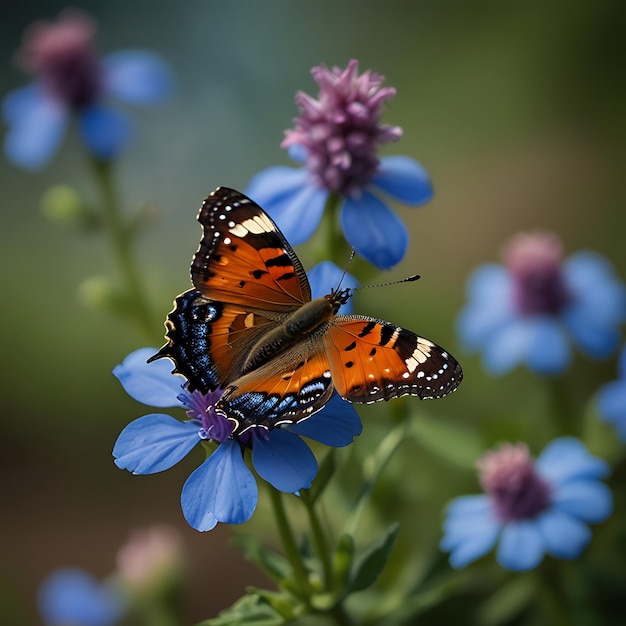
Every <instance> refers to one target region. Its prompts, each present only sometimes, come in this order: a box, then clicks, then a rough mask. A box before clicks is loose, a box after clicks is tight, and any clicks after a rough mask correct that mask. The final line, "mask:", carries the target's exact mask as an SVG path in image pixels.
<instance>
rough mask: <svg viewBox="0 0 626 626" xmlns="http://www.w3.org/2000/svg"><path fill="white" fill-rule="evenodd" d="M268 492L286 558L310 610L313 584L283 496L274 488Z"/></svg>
mask: <svg viewBox="0 0 626 626" xmlns="http://www.w3.org/2000/svg"><path fill="white" fill-rule="evenodd" d="M268 491H269V494H270V501H271V503H272V509H273V511H274V517H275V518H276V526H277V527H278V534H279V536H280V540H281V542H282V544H283V548H284V550H285V556H286V557H287V560H288V561H289V563H290V564H291V568H292V570H293V575H294V577H295V579H296V583H297V584H298V587H299V589H300V592H301V596H302V599H303V600H304V602H305V603H306V605H307V607H309V608H310V604H311V601H310V598H311V593H312V589H311V583H310V582H309V576H308V573H307V571H306V568H305V567H304V563H303V562H302V559H301V557H300V552H299V551H298V547H297V546H296V541H295V538H294V536H293V532H292V530H291V526H290V525H289V520H288V519H287V513H286V512H285V506H284V503H283V498H282V494H281V493H280V491H278V490H277V489H274V488H273V487H270V488H269V490H268Z"/></svg>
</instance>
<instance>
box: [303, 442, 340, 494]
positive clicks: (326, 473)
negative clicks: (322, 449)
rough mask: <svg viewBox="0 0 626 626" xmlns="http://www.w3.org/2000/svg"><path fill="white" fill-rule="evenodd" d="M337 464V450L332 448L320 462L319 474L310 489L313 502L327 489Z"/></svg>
mask: <svg viewBox="0 0 626 626" xmlns="http://www.w3.org/2000/svg"><path fill="white" fill-rule="evenodd" d="M335 465H336V463H335V450H334V448H332V449H331V450H329V451H328V454H326V456H325V457H324V460H323V461H322V462H321V463H320V466H319V469H318V470H317V476H316V477H315V479H314V480H313V484H312V485H311V487H310V489H309V494H310V497H311V503H312V504H315V502H316V501H317V499H318V498H319V497H320V496H321V495H322V493H323V492H324V489H326V487H327V485H328V483H329V482H330V479H331V478H332V477H333V474H334V473H335Z"/></svg>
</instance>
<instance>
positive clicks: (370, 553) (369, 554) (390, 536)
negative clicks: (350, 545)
mask: <svg viewBox="0 0 626 626" xmlns="http://www.w3.org/2000/svg"><path fill="white" fill-rule="evenodd" d="M399 528H400V526H399V524H393V525H392V526H390V527H389V528H388V529H387V531H386V532H385V534H384V536H383V537H382V539H381V540H380V541H379V542H378V543H376V544H374V545H373V546H371V547H370V548H369V550H367V551H366V552H365V553H363V554H362V555H361V557H360V558H359V559H358V560H357V562H356V563H355V565H354V569H353V571H352V574H351V576H350V581H349V582H348V585H347V593H352V592H354V591H362V590H363V589H367V588H368V587H369V586H370V585H372V584H373V583H374V582H375V581H376V579H377V578H378V576H380V573H381V572H382V571H383V569H384V567H385V565H386V564H387V560H388V559H389V555H390V554H391V549H392V548H393V544H394V542H395V540H396V536H397V534H398V529H399Z"/></svg>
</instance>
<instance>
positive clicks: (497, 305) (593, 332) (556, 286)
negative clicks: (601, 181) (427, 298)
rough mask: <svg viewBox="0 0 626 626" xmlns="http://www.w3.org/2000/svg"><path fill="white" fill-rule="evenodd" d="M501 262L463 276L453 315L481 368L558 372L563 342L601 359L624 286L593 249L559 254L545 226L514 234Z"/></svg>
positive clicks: (612, 336)
mask: <svg viewBox="0 0 626 626" xmlns="http://www.w3.org/2000/svg"><path fill="white" fill-rule="evenodd" d="M504 257H505V261H506V264H505V265H496V264H489V265H484V266H482V267H480V268H478V269H477V270H475V271H474V273H473V274H472V275H471V277H470V279H469V282H468V302H467V304H466V306H465V308H464V309H463V310H462V311H461V314H460V315H459V318H458V325H457V327H458V332H459V335H460V337H461V340H462V341H463V343H464V345H465V348H466V349H467V350H468V351H470V352H482V355H483V361H484V364H485V368H486V369H487V370H488V371H489V372H490V373H492V374H503V373H506V372H508V371H510V370H511V369H513V368H514V367H515V366H516V365H518V364H520V363H524V364H525V365H526V366H527V367H528V368H529V369H531V370H533V371H534V372H537V373H538V374H557V373H559V372H562V371H564V370H565V369H566V368H567V366H568V364H569V361H570V358H571V346H570V344H571V343H574V344H576V345H577V346H578V347H579V348H580V349H581V350H582V351H583V352H585V353H586V354H588V355H589V356H591V357H594V358H605V357H607V356H609V355H610V354H611V353H612V352H614V351H615V349H616V348H617V345H618V343H619V337H620V335H619V326H620V324H621V323H622V322H623V321H624V320H626V288H625V287H624V284H623V283H622V281H621V280H619V279H618V278H617V276H615V272H614V270H613V267H612V266H611V264H610V263H609V262H608V261H607V260H606V259H605V258H603V257H602V256H600V255H599V254H595V253H593V252H578V253H577V254H574V255H572V256H570V257H569V258H567V259H564V258H563V252H562V246H561V242H560V239H559V238H558V237H557V236H556V235H554V234H551V233H542V232H539V233H532V234H518V235H517V236H515V237H514V238H513V240H512V241H511V242H510V243H509V244H508V245H507V246H506V247H505V250H504Z"/></svg>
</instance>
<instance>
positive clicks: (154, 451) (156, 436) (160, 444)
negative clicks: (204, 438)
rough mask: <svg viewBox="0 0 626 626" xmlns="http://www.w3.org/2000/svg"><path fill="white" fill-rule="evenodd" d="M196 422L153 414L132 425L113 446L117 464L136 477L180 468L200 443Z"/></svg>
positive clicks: (137, 420) (125, 429)
mask: <svg viewBox="0 0 626 626" xmlns="http://www.w3.org/2000/svg"><path fill="white" fill-rule="evenodd" d="M199 431H200V425H199V424H198V422H196V421H195V420H191V421H187V422H179V421H178V420H177V419H174V418H173V417H171V416H169V415H163V414H158V413H152V414H150V415H144V416H143V417H140V418H138V419H136V420H135V421H133V422H131V423H130V424H129V425H128V426H126V428H124V430H123V431H122V432H121V433H120V436H119V437H118V438H117V441H116V442H115V446H114V447H113V456H114V457H115V465H117V466H118V467H119V468H120V469H127V470H128V471H130V472H132V473H133V474H154V473H156V472H162V471H164V470H166V469H169V468H170V467H172V466H173V465H176V463H178V462H179V461H180V460H181V459H182V458H183V457H185V456H186V455H187V454H188V452H189V451H190V450H191V449H192V448H193V447H194V446H195V445H196V444H197V443H198V441H200V438H199V434H198V432H199Z"/></svg>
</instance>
